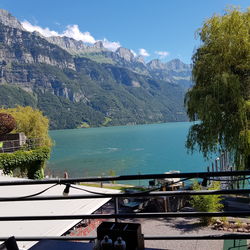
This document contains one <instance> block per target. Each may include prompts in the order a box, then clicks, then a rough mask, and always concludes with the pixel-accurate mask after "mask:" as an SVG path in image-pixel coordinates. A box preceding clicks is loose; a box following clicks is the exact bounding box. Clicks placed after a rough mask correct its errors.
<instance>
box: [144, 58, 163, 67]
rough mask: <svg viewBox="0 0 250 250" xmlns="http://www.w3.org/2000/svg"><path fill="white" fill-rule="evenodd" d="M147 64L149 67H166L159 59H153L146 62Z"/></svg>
mask: <svg viewBox="0 0 250 250" xmlns="http://www.w3.org/2000/svg"><path fill="white" fill-rule="evenodd" d="M147 66H148V67H149V68H150V69H166V64H165V63H163V62H162V61H160V60H159V59H154V60H152V61H150V62H149V63H147Z"/></svg>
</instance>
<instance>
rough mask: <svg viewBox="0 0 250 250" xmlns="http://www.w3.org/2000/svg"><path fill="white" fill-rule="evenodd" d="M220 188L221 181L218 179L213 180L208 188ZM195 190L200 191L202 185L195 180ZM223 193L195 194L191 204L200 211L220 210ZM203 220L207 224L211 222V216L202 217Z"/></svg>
mask: <svg viewBox="0 0 250 250" xmlns="http://www.w3.org/2000/svg"><path fill="white" fill-rule="evenodd" d="M218 189H220V183H219V182H218V181H217V182H216V181H214V182H212V184H211V186H210V187H209V188H208V190H218ZM193 190H195V191H200V190H202V186H201V185H200V184H199V183H198V182H195V183H194V184H193ZM221 200H222V198H221V195H194V196H192V200H191V205H192V206H193V207H194V208H195V209H196V210H197V211H199V212H219V211H220V210H221V209H222V208H223V205H222V204H221ZM200 220H201V222H202V223H203V224H205V225H208V224H211V222H212V218H211V217H201V218H200Z"/></svg>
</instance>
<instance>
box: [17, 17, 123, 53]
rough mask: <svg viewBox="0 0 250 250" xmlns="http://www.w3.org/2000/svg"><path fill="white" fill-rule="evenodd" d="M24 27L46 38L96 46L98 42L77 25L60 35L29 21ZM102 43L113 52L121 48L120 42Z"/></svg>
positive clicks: (69, 26) (107, 41)
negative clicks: (67, 38)
mask: <svg viewBox="0 0 250 250" xmlns="http://www.w3.org/2000/svg"><path fill="white" fill-rule="evenodd" d="M22 25H23V27H24V29H26V30H27V31H29V32H33V31H37V32H39V33H40V34H41V35H43V36H45V37H50V36H61V37H62V36H67V37H70V38H73V39H75V40H77V41H83V42H84V43H90V44H94V43H95V42H97V40H96V39H95V38H94V37H93V36H92V35H91V34H90V33H89V32H81V31H80V29H79V26H78V25H77V24H74V25H68V26H67V27H66V29H65V30H64V31H63V32H62V33H58V32H57V31H54V30H50V29H49V28H42V27H40V26H38V25H32V24H31V23H30V22H28V21H23V22H22ZM102 42H103V46H104V47H105V48H107V49H109V50H112V51H115V50H116V49H118V48H119V47H121V44H120V43H119V42H110V41H109V40H107V39H106V38H104V39H103V40H102Z"/></svg>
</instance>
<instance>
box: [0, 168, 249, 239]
mask: <svg viewBox="0 0 250 250" xmlns="http://www.w3.org/2000/svg"><path fill="white" fill-rule="evenodd" d="M223 176H234V177H238V178H240V179H248V178H249V176H250V171H225V172H198V173H172V174H147V175H139V176H138V175H123V176H107V177H89V178H70V179H48V180H21V181H19V180H18V181H2V182H0V187H1V186H13V185H37V184H55V185H69V184H71V185H73V184H75V183H84V182H101V181H121V180H138V179H140V180H146V179H152V178H153V179H165V178H180V180H181V181H184V180H190V179H193V178H200V179H203V178H206V179H208V180H209V179H210V178H212V177H223ZM249 193H250V189H249V188H246V189H240V190H239V189H237V190H235V189H230V190H228V189H227V190H201V191H193V190H181V191H158V190H153V191H152V190H148V191H138V192H136V193H105V194H102V193H91V194H87V195H86V194H83V195H69V196H67V197H64V196H62V195H57V196H37V195H32V196H26V197H0V202H10V201H35V200H71V199H89V198H96V199H100V198H107V197H108V198H113V199H114V201H115V202H114V213H111V214H90V215H83V214H78V215H77V214H76V215H47V216H0V221H29V220H37V221H38V220H39V221H40V220H68V219H81V220H83V219H114V220H115V221H117V220H118V219H127V218H129V219H134V218H176V217H193V218H200V217H224V216H235V217H236V216H239V217H244V216H250V211H249V210H248V211H230V212H228V211H227V212H209V213H208V212H163V213H162V212H161V213H159V212H152V213H144V212H141V213H137V212H134V213H119V208H118V199H119V198H124V197H159V196H161V197H170V196H190V195H192V196H193V195H227V194H249ZM95 238H96V237H81V236H77V237H72V236H55V237H51V236H43V237H40V236H35V237H29V236H27V237H16V240H17V241H39V240H42V239H53V240H55V239H56V240H94V239H95ZM6 239H7V238H5V237H0V241H4V240H6ZM144 239H145V240H218V239H221V240H222V239H250V234H249V233H240V234H235V233H230V234H219V235H218V234H216V235H199V236H197V235H186V236H183V235H176V236H168V235H162V236H150V235H145V236H144Z"/></svg>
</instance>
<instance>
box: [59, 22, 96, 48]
mask: <svg viewBox="0 0 250 250" xmlns="http://www.w3.org/2000/svg"><path fill="white" fill-rule="evenodd" d="M60 36H67V37H71V38H73V39H75V40H77V41H83V42H85V43H91V44H93V43H95V42H96V40H95V38H94V37H93V36H91V34H90V33H89V32H83V33H82V32H81V31H80V30H79V27H78V25H77V24H74V25H68V26H67V29H66V30H65V31H64V32H63V33H62V34H60Z"/></svg>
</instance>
